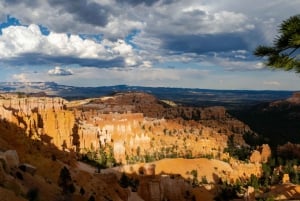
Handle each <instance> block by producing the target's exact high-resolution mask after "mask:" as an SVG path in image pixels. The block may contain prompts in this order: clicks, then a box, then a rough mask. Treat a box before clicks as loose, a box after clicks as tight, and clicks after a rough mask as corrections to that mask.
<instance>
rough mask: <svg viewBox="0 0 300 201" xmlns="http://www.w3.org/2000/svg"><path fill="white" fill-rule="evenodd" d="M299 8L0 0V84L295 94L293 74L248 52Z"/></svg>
mask: <svg viewBox="0 0 300 201" xmlns="http://www.w3.org/2000/svg"><path fill="white" fill-rule="evenodd" d="M299 8H300V1H299V0H293V1H286V0H272V1H266V0H263V1H262V0H230V1H229V0H214V1H209V0H1V1H0V81H3V82H45V81H47V82H50V81H51V82H56V83H58V84H63V85H71V86H112V85H120V84H126V85H131V86H153V87H183V88H203V89H250V90H251V89H253V90H300V85H299V83H300V74H296V73H295V72H286V71H281V70H273V69H270V68H268V67H265V66H264V65H263V62H264V60H263V59H261V58H257V57H255V56H254V55H253V51H254V49H255V48H256V47H257V46H258V45H272V42H273V40H274V38H275V37H276V35H277V33H278V32H277V31H278V26H279V25H280V23H281V22H282V21H283V20H285V19H287V18H289V17H290V16H292V15H296V14H299V13H298V12H299Z"/></svg>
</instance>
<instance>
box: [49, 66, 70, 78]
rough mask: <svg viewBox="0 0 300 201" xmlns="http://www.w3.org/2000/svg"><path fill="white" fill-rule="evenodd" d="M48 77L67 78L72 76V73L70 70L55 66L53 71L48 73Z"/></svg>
mask: <svg viewBox="0 0 300 201" xmlns="http://www.w3.org/2000/svg"><path fill="white" fill-rule="evenodd" d="M48 75H54V76H67V75H73V71H72V70H71V69H63V68H61V67H60V66H55V68H54V69H51V70H49V71H48Z"/></svg>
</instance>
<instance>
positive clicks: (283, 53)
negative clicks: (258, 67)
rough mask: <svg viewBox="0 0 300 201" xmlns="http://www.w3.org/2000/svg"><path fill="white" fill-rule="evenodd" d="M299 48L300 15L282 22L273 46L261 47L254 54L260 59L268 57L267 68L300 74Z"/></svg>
mask: <svg viewBox="0 0 300 201" xmlns="http://www.w3.org/2000/svg"><path fill="white" fill-rule="evenodd" d="M299 47H300V15H295V16H292V17H290V18H289V19H287V20H285V21H283V22H282V24H281V25H280V27H279V35H278V36H277V37H276V38H275V40H274V44H273V46H261V45H260V46H258V47H257V48H256V50H255V52H254V54H255V55H256V56H259V57H267V62H266V65H267V66H270V67H273V68H278V69H284V70H295V71H296V72H297V73H300V60H299V59H300V58H299V54H300V52H299Z"/></svg>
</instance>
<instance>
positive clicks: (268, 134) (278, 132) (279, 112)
mask: <svg viewBox="0 0 300 201" xmlns="http://www.w3.org/2000/svg"><path fill="white" fill-rule="evenodd" d="M234 116H236V117H237V118H238V119H240V120H241V121H243V122H245V123H246V124H248V125H249V126H250V127H251V128H252V129H253V130H254V131H255V132H257V133H259V134H260V135H262V136H264V137H265V138H266V140H267V142H268V143H269V144H271V145H274V146H276V145H278V144H284V143H286V142H292V143H298V144H299V143H300V138H299V131H300V123H299V122H300V93H294V94H293V95H292V96H291V97H289V98H287V99H285V100H279V101H273V102H268V103H260V104H257V105H255V106H252V107H249V108H248V109H245V110H239V111H235V112H234Z"/></svg>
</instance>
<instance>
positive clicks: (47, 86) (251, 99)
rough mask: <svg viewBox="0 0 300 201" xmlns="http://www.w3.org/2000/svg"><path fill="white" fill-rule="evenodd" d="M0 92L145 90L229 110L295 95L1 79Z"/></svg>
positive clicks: (85, 94) (67, 94) (79, 95)
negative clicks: (96, 85)
mask: <svg viewBox="0 0 300 201" xmlns="http://www.w3.org/2000/svg"><path fill="white" fill-rule="evenodd" d="M0 92H24V93H40V92H44V93H46V94H48V95H50V96H60V97H63V98H65V99H68V100H74V99H84V98H95V97H100V96H105V95H112V94H115V93H118V92H145V93H150V94H153V95H154V96H156V97H157V98H158V99H160V100H171V101H174V102H175V103H176V104H182V105H192V106H225V107H227V108H229V109H236V108H243V107H247V106H249V105H250V106H251V105H256V104H259V103H262V102H271V101H275V100H283V99H286V98H288V97H290V96H291V95H292V94H293V91H255V90H211V89H194V88H169V87H142V86H127V85H117V86H100V87H74V86H66V85H59V84H57V83H55V82H1V83H0Z"/></svg>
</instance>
